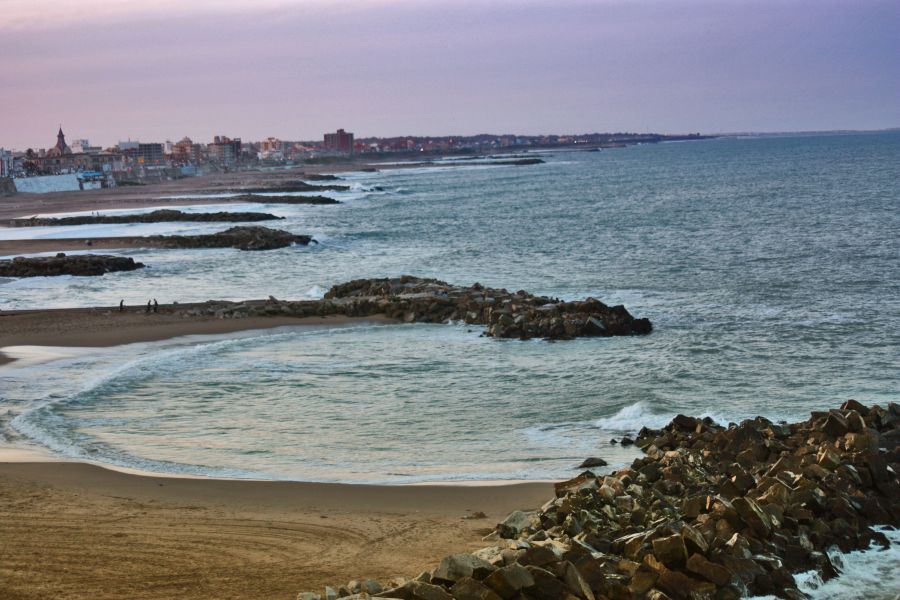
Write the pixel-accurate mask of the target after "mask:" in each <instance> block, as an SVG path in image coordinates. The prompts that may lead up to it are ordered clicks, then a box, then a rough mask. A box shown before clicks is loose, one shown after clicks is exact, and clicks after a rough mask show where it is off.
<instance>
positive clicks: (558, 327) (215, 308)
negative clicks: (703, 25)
mask: <svg viewBox="0 0 900 600" xmlns="http://www.w3.org/2000/svg"><path fill="white" fill-rule="evenodd" d="M190 310H191V311H194V312H193V313H192V314H203V315H215V316H218V317H221V318H241V317H251V316H266V315H279V316H296V317H308V316H326V315H346V316H349V317H367V316H373V315H385V316H387V317H389V318H392V319H396V320H399V321H404V322H406V323H446V322H448V321H464V322H465V323H468V324H471V325H484V326H485V332H484V335H487V336H492V337H497V338H518V339H523V340H524V339H530V338H546V339H551V340H569V339H574V338H576V337H586V336H598V337H608V336H618V335H640V334H647V333H650V331H651V330H652V325H651V324H650V321H649V320H647V319H636V318H634V317H632V316H631V314H629V312H628V311H627V310H626V309H625V307H624V306H607V305H606V304H604V303H602V302H600V301H599V300H595V299H593V298H588V299H586V300H578V301H573V302H563V301H561V300H559V299H556V298H548V297H545V296H534V295H532V294H529V293H528V292H525V291H524V290H519V291H517V292H509V291H507V290H505V289H495V288H488V287H484V286H482V285H481V284H478V283H476V284H474V285H472V286H468V287H466V286H455V285H450V284H449V283H446V282H444V281H439V280H437V279H422V278H419V277H412V276H409V275H406V276H403V277H396V278H393V279H358V280H355V281H351V282H349V283H344V284H341V285H336V286H334V287H332V288H331V289H330V290H329V291H328V292H327V293H326V294H325V298H324V299H323V300H307V301H296V302H290V301H278V300H270V301H269V302H265V303H262V302H244V303H224V302H213V303H208V304H206V305H202V306H201V307H195V308H192V309H190Z"/></svg>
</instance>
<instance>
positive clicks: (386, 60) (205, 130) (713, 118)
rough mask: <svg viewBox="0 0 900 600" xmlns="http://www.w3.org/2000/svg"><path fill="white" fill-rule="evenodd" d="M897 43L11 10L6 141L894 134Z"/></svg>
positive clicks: (838, 10) (570, 18)
mask: <svg viewBox="0 0 900 600" xmlns="http://www.w3.org/2000/svg"><path fill="white" fill-rule="evenodd" d="M4 15H5V17H6V18H4ZM898 29H900V9H898V8H897V7H896V5H894V4H893V3H890V2H878V1H876V2H869V3H866V4H865V6H850V5H848V4H846V3H840V2H824V3H822V2H815V3H813V2H808V1H799V2H792V3H789V4H785V3H776V2H753V3H748V2H733V3H728V6H722V5H719V4H716V3H707V2H700V1H696V0H691V1H685V2H678V3H665V4H663V3H657V2H645V3H624V2H620V1H597V2H573V3H570V4H568V5H567V6H566V7H565V8H562V9H561V8H559V6H558V5H557V4H551V3H549V2H545V1H543V0H538V1H528V2H522V3H511V2H499V3H491V4H490V5H488V6H484V5H482V4H476V3H473V2H469V1H466V0H458V1H449V0H447V1H440V2H434V3H429V4H428V5H425V6H423V5H421V4H420V3H413V2H409V1H403V0H401V1H390V2H388V1H375V0H372V1H356V2H349V3H336V2H331V1H328V0H316V1H313V2H305V3H303V4H302V5H301V4H300V3H298V2H294V1H291V0H265V1H264V2H261V3H254V5H253V6H252V7H246V6H245V5H242V4H240V3H236V2H232V1H230V0H228V1H224V2H200V3H192V4H191V6H190V7H182V6H181V5H179V4H177V3H174V2H169V1H166V2H162V3H157V4H154V5H152V6H145V5H143V4H137V3H122V2H119V3H110V2H102V1H100V0H83V1H81V2H77V3H76V2H70V1H68V0H56V1H52V0H43V1H40V0H39V1H29V2H24V1H23V0H12V1H8V2H7V3H5V4H4V6H3V7H2V8H0V54H2V55H4V56H10V57H15V60H12V61H8V62H7V64H5V65H4V69H3V70H2V71H0V105H3V106H5V107H7V110H4V111H0V146H5V147H13V148H17V149H25V148H27V147H41V146H49V145H52V144H51V141H52V140H47V141H44V140H45V139H47V138H48V136H49V135H51V134H52V132H55V130H56V127H57V125H58V124H60V123H62V124H63V126H64V127H65V129H66V131H67V132H71V136H72V137H77V138H86V139H89V140H91V142H92V143H94V144H97V145H102V146H104V147H106V146H111V145H114V144H115V143H116V142H117V141H120V140H124V139H128V138H130V139H135V140H137V139H139V140H149V141H164V140H167V139H169V140H173V141H177V140H178V139H180V138H181V137H183V136H184V135H187V136H189V137H191V138H193V139H195V140H204V141H205V140H211V139H212V138H213V137H214V136H215V135H218V134H221V133H225V134H228V135H230V136H233V137H241V138H243V139H245V140H262V139H265V138H267V137H269V136H275V137H279V138H282V139H290V140H313V139H319V137H320V136H321V134H322V132H324V131H335V130H337V129H338V128H345V129H346V130H348V131H354V132H355V133H356V134H357V136H358V137H395V136H403V135H416V136H445V135H473V134H477V133H496V134H503V133H514V134H522V135H540V134H550V133H557V134H563V133H583V132H606V131H612V132H615V131H632V132H658V133H675V134H679V133H688V132H693V131H699V132H702V133H711V134H712V133H722V132H734V131H800V130H833V129H882V128H890V127H896V126H897V125H900V102H897V99H898V98H900V80H898V78H897V77H896V69H897V59H896V56H900V42H898V41H897V39H896V36H895V35H894V34H895V32H896V31H897V30H898ZM48 132H49V133H48Z"/></svg>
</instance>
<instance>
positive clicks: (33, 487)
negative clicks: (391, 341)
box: [0, 305, 553, 600]
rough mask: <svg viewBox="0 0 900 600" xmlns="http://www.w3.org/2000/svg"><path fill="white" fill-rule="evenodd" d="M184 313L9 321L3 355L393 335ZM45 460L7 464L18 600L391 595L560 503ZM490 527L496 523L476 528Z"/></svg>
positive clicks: (431, 488) (497, 491) (4, 483)
mask: <svg viewBox="0 0 900 600" xmlns="http://www.w3.org/2000/svg"><path fill="white" fill-rule="evenodd" d="M184 307H185V305H181V308H184ZM169 309H170V307H168V306H164V307H161V311H162V312H160V313H150V314H146V313H145V312H143V308H131V309H129V310H128V311H126V312H124V313H120V312H118V310H117V309H115V308H114V307H110V308H108V309H105V308H92V309H59V310H35V311H13V312H3V313H0V348H3V347H7V346H17V345H52V346H86V347H97V346H111V345H119V344H127V343H132V342H140V341H154V340H160V339H167V338H171V337H177V336H183V335H195V334H221V333H230V332H237V331H243V330H250V329H262V328H271V327H282V326H290V325H305V326H321V325H327V326H340V325H352V324H355V323H357V322H363V321H365V322H377V323H389V322H390V321H389V320H388V319H383V318H378V317H375V318H372V317H369V318H366V319H349V318H346V317H325V318H318V317H317V318H306V319H296V318H248V319H209V318H202V317H197V318H191V319H185V318H183V317H180V316H175V315H172V314H167V313H166V311H167V310H169ZM4 358H5V357H4V355H3V354H0V365H2V364H3V361H4ZM6 361H7V362H8V358H6ZM45 460H46V459H44V458H43V457H42V456H41V455H40V454H35V453H29V452H22V451H20V450H16V449H12V448H7V449H0V461H2V462H0V539H2V540H4V542H3V543H2V544H0V582H2V583H0V591H2V594H0V596H2V597H3V598H4V599H10V600H18V599H25V598H34V599H37V598H48V597H56V598H122V597H129V598H154V599H155V598H169V597H176V596H177V597H179V598H198V599H199V598H285V599H289V598H293V597H294V596H295V595H296V594H297V592H298V591H300V590H304V589H313V588H315V589H318V588H321V587H322V586H323V585H325V584H326V583H333V584H341V583H346V582H347V581H349V580H350V579H354V578H357V579H359V578H365V577H371V578H375V579H378V580H381V581H385V582H387V581H389V580H390V579H391V578H392V577H396V576H409V575H410V574H415V573H417V572H419V571H421V570H423V569H426V568H429V567H431V566H433V564H434V563H435V562H436V561H439V560H440V559H441V558H442V557H443V556H445V555H447V554H450V553H454V552H461V551H466V550H472V549H477V548H479V547H481V546H483V545H484V543H483V542H481V537H482V536H483V535H485V534H486V533H488V532H489V531H490V529H491V528H492V527H493V525H494V524H495V523H496V522H497V521H499V520H502V519H503V517H505V516H506V514H508V513H509V512H511V511H513V510H517V509H534V508H536V507H537V506H539V505H540V504H542V503H543V502H544V501H545V500H546V499H547V498H549V497H551V496H552V493H553V492H552V485H550V484H547V483H527V484H514V485H490V486H437V485H425V486H364V485H340V484H319V483H297V482H274V481H236V480H216V479H190V478H180V477H156V476H146V475H139V474H131V473H123V472H119V471H114V470H110V469H106V468H103V467H99V466H95V465H89V464H84V463H77V462H43V461H45ZM477 511H481V512H484V513H486V514H487V518H486V519H467V518H465V517H467V516H469V515H471V514H473V513H474V512H477Z"/></svg>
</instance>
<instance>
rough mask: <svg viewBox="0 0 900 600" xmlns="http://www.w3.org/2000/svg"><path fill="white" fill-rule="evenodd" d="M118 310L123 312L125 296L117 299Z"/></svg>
mask: <svg viewBox="0 0 900 600" xmlns="http://www.w3.org/2000/svg"><path fill="white" fill-rule="evenodd" d="M119 312H125V298H122V299H121V300H119Z"/></svg>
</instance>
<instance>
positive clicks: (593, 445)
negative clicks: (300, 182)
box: [0, 133, 900, 483]
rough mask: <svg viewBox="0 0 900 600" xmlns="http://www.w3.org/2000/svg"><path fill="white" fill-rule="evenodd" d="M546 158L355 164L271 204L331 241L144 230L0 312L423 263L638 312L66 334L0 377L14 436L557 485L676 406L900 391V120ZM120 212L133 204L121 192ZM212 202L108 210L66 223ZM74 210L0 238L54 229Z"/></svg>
mask: <svg viewBox="0 0 900 600" xmlns="http://www.w3.org/2000/svg"><path fill="white" fill-rule="evenodd" d="M543 158H544V159H545V160H546V163H545V164H540V165H534V166H491V165H490V162H491V161H490V160H485V161H483V162H484V164H483V165H479V166H464V167H463V166H461V167H430V166H424V167H422V168H415V169H402V170H401V169H393V170H390V169H383V170H381V171H379V172H376V173H366V172H359V173H349V174H346V175H344V176H343V177H344V178H345V179H346V183H348V184H349V185H351V190H350V191H347V192H334V193H330V194H329V195H331V196H333V197H335V198H338V199H340V200H343V201H344V204H341V205H334V206H296V205H294V206H286V205H275V204H273V205H222V206H219V205H207V206H196V207H191V208H190V209H188V210H196V211H215V210H220V209H226V210H228V209H233V210H245V209H246V210H262V211H267V212H273V213H275V214H278V215H281V216H284V217H286V220H284V221H278V222H273V223H272V224H271V226H274V227H278V228H282V229H287V230H290V231H292V232H294V233H304V234H312V235H313V236H315V238H316V239H317V240H318V241H319V242H320V243H319V244H318V245H311V246H310V247H292V248H285V249H282V250H275V251H269V252H240V251H237V250H189V251H185V250H134V251H125V252H122V254H125V255H128V256H133V257H134V258H135V259H136V260H140V261H141V262H144V263H146V264H147V265H149V268H147V269H143V270H140V271H135V272H128V273H115V274H108V275H105V276H103V277H95V278H77V277H55V278H34V279H21V280H4V281H2V283H0V309H2V310H7V309H17V308H30V307H75V306H102V305H106V306H110V307H113V306H116V305H117V304H118V302H119V300H120V299H121V298H124V299H125V301H126V303H128V304H132V305H142V304H145V303H146V301H147V299H149V298H158V299H159V301H160V302H172V301H178V302H188V301H202V300H207V299H246V298H260V297H266V296H268V295H270V294H271V295H274V296H275V297H278V298H284V299H298V298H314V297H321V295H322V294H324V292H325V291H326V290H327V289H328V288H329V287H330V286H331V285H333V284H336V283H341V282H344V281H348V280H350V279H355V278H360V277H388V276H397V275H400V274H412V275H419V276H427V277H437V278H440V279H444V280H446V281H449V282H452V283H458V284H472V283H474V282H476V281H477V282H481V283H483V284H485V285H491V286H495V287H507V288H509V289H511V290H517V289H525V290H528V291H530V292H534V293H540V294H547V295H552V296H558V297H561V298H567V299H573V298H583V297H586V296H594V297H597V298H600V299H602V300H603V301H605V302H607V303H608V304H618V303H621V304H624V305H625V306H626V307H627V308H628V310H629V311H631V312H632V314H634V315H636V316H641V317H649V318H650V319H651V320H652V322H653V324H654V331H653V333H652V334H651V335H649V336H644V337H632V338H607V339H579V340H576V341H570V342H557V343H550V342H546V341H541V340H532V341H528V342H521V341H517V340H513V341H500V340H494V339H491V338H485V337H480V331H481V330H480V329H479V328H478V327H472V326H466V325H464V324H458V323H451V324H446V325H428V324H413V325H397V326H379V325H368V324H356V325H354V326H351V327H332V328H329V327H319V328H281V329H276V330H269V331H265V332H250V333H244V334H241V335H237V336H235V335H230V336H221V337H207V338H182V339H177V340H172V341H167V342H156V343H146V344H133V345H130V346H125V347H121V348H114V349H106V350H92V351H90V352H80V351H78V350H62V349H60V350H59V351H58V352H56V351H54V352H56V353H55V355H54V356H55V358H54V362H53V363H52V366H51V365H50V364H49V363H47V362H41V361H40V360H35V361H28V360H26V361H21V362H20V364H18V365H16V366H13V367H8V368H5V369H4V370H3V371H0V383H2V385H0V413H2V414H3V415H4V416H3V417H0V425H2V426H3V431H4V436H5V437H6V438H8V439H11V440H17V441H29V440H30V441H33V442H36V443H39V444H41V445H44V446H46V447H49V448H51V449H52V450H54V451H56V452H59V453H62V454H65V455H68V456H73V457H78V458H85V459H90V460H94V461H98V462H101V463H108V464H115V465H120V466H125V467H134V468H140V469H146V470H151V471H158V472H170V473H186V474H199V475H216V476H229V477H253V478H266V479H268V478H271V479H290V480H312V481H338V482H354V483H422V482H436V481H462V480H524V479H530V480H534V479H541V480H544V479H559V478H565V477H568V476H571V475H572V474H574V473H577V469H576V468H575V467H576V466H577V465H578V464H579V463H580V461H581V460H582V459H583V458H585V457H587V456H600V457H603V458H605V459H607V460H608V461H609V462H610V463H611V464H612V465H621V464H625V463H628V462H630V461H631V460H632V459H633V457H634V456H635V455H636V454H635V451H633V450H631V449H623V448H622V447H620V446H615V445H611V444H610V443H609V441H610V439H611V438H614V437H621V436H622V435H624V434H629V433H631V434H633V433H634V432H636V431H637V430H638V429H639V428H640V427H641V426H643V425H647V426H661V425H663V424H665V423H666V422H667V421H668V420H669V419H670V418H671V417H672V416H674V415H675V414H677V413H686V414H691V415H708V416H710V417H712V418H713V419H715V420H717V421H719V422H721V423H727V422H731V421H738V420H740V419H743V418H747V417H752V416H755V415H764V416H766V417H768V418H770V419H772V420H776V421H777V420H796V419H804V418H807V417H808V413H809V411H810V410H822V409H827V408H829V407H836V406H837V405H839V404H840V403H841V402H843V401H844V400H846V399H848V398H855V399H857V400H859V401H861V402H864V403H882V404H884V403H886V402H889V401H896V400H897V398H898V396H897V382H898V374H900V373H898V366H900V277H898V275H900V188H898V182H900V134H898V133H883V134H857V135H816V136H793V137H791V136H772V137H749V138H723V139H714V140H708V141H701V142H688V143H664V144H653V145H642V146H632V147H629V148H624V149H615V150H603V151H601V152H578V151H575V152H573V151H555V152H549V153H547V154H544V155H543ZM116 212H125V211H116ZM221 227H222V224H215V223H213V224H177V223H176V224H173V223H164V224H154V225H142V224H139V225H103V226H89V227H82V228H80V229H77V231H79V232H80V233H78V234H77V235H78V236H82V235H83V236H85V237H89V236H103V235H110V236H113V235H143V234H148V233H198V232H208V231H214V230H217V229H219V228H221ZM73 231H75V230H74V229H72V228H68V227H63V228H36V229H34V230H29V229H21V228H19V229H14V230H9V231H4V232H2V235H5V236H10V237H21V236H23V235H29V234H30V235H32V236H35V237H69V236H71V235H72V232H73Z"/></svg>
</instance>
